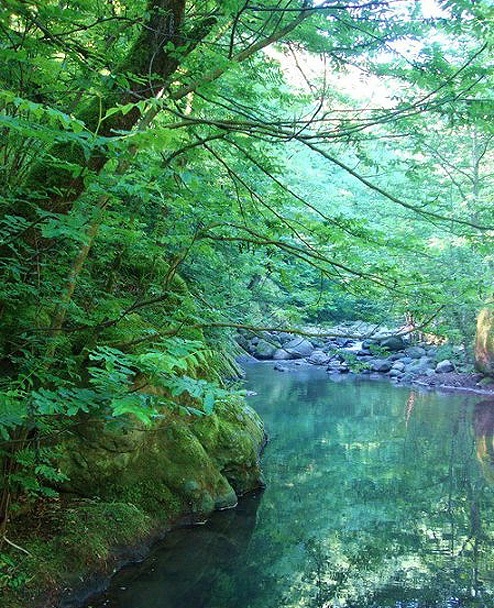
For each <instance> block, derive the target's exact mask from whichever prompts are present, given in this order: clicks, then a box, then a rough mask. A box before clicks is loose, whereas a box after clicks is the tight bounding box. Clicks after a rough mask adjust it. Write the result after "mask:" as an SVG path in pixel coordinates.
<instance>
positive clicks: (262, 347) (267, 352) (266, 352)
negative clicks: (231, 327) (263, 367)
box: [252, 340, 277, 360]
mask: <svg viewBox="0 0 494 608" xmlns="http://www.w3.org/2000/svg"><path fill="white" fill-rule="evenodd" d="M276 350H277V346H276V345H275V344H271V343H270V342H268V341H267V340H259V341H258V342H257V344H256V345H255V348H254V351H253V353H252V354H253V355H254V357H255V358H256V359H262V360H264V359H272V358H273V355H274V353H275V352H276Z"/></svg>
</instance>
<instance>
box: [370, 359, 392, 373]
mask: <svg viewBox="0 0 494 608" xmlns="http://www.w3.org/2000/svg"><path fill="white" fill-rule="evenodd" d="M391 366H392V364H391V361H388V360H387V359H374V360H373V361H371V369H372V371H373V372H378V373H380V374H386V373H387V372H389V371H390V370H391Z"/></svg>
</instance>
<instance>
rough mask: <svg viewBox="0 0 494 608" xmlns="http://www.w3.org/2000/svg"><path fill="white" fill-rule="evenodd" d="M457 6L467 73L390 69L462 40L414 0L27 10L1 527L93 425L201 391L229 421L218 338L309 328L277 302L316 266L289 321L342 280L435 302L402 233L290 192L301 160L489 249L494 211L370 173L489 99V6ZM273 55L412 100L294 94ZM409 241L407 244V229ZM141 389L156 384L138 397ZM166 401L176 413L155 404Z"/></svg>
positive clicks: (17, 97)
mask: <svg viewBox="0 0 494 608" xmlns="http://www.w3.org/2000/svg"><path fill="white" fill-rule="evenodd" d="M447 5H448V6H449V7H450V8H449V10H450V11H451V14H452V26H451V27H459V25H461V23H465V20H466V17H465V14H467V17H468V19H467V21H466V22H467V23H468V29H469V30H471V32H467V34H468V35H469V40H470V46H467V48H466V50H465V51H463V50H462V53H461V54H460V58H459V63H458V64H453V63H452V64H451V65H450V64H447V65H446V64H440V65H438V61H439V59H438V56H437V53H436V54H435V55H434V56H433V57H431V56H426V57H425V58H415V59H414V60H413V61H412V62H410V61H402V62H400V63H399V64H398V65H397V66H396V68H393V72H391V67H389V66H384V65H383V58H384V57H385V55H383V53H384V51H385V50H386V51H389V49H390V48H392V46H393V45H395V46H396V45H398V46H399V44H404V43H405V42H407V41H410V39H412V38H415V37H420V36H425V35H428V34H429V33H430V32H431V31H436V30H437V31H443V30H445V27H446V26H445V24H444V23H441V22H440V23H438V24H436V23H428V22H425V21H424V20H423V19H422V18H421V17H420V13H419V11H418V8H417V3H410V2H406V1H403V2H397V3H390V2H386V1H384V0H383V1H375V2H360V1H359V2H344V3H341V2H336V1H334V0H325V1H323V2H317V3H314V2H310V1H308V0H290V1H287V2H285V3H284V4H283V5H280V4H279V3H278V2H275V1H273V0H262V1H260V2H256V3H252V2H250V1H245V0H229V1H228V2H213V1H209V0H208V1H206V2H193V1H192V2H187V1H185V0H153V1H149V2H144V1H142V0H141V1H138V2H132V3H130V2H129V3H126V2H118V3H116V2H109V3H103V4H101V3H100V2H96V1H95V0H81V1H80V2H78V3H77V5H76V6H75V7H71V6H68V5H67V4H64V3H62V4H60V3H59V2H55V1H51V0H50V1H48V2H32V3H31V4H29V5H26V4H25V3H24V2H20V1H18V0H9V1H8V2H6V8H7V10H6V11H5V12H4V13H3V15H2V17H1V22H0V27H1V31H2V38H3V43H2V47H1V55H2V59H3V62H2V68H1V71H0V79H1V81H2V93H1V112H0V120H1V124H2V147H1V153H2V155H3V159H4V168H3V176H4V178H5V179H4V182H3V183H4V184H5V188H4V192H3V194H2V199H1V201H0V204H1V208H0V221H1V223H2V235H3V236H2V241H1V243H0V247H1V250H0V254H1V260H2V270H3V273H4V276H5V279H4V281H3V283H2V286H1V289H0V317H1V318H2V325H3V329H2V331H1V335H0V346H1V354H0V359H1V362H2V367H3V369H4V370H5V374H4V378H3V382H2V397H1V398H2V408H3V409H2V419H1V425H0V429H1V431H2V436H3V441H4V443H3V444H2V445H3V448H2V463H3V467H4V470H5V471H6V475H5V476H4V480H3V494H2V499H1V501H0V522H2V524H1V525H2V527H3V529H4V528H5V526H6V522H7V519H8V514H9V505H10V504H11V503H12V501H15V499H16V498H17V497H18V496H19V494H20V493H23V492H24V493H30V494H31V495H36V494H37V493H43V492H48V493H49V489H47V487H48V486H49V485H50V484H49V483H46V482H53V481H57V477H56V474H55V473H54V471H55V469H56V467H52V468H51V469H50V467H48V465H49V464H50V463H53V462H56V459H57V455H56V447H57V445H58V443H59V440H60V439H61V438H62V439H63V437H64V434H65V433H66V432H67V431H68V430H70V428H71V425H72V423H73V422H74V420H75V419H76V417H77V416H79V415H88V416H94V417H95V418H99V419H101V418H105V419H106V418H109V419H111V420H113V421H114V420H115V419H116V418H122V417H123V418H125V416H127V417H128V416H137V417H140V418H141V420H143V421H145V422H149V421H150V420H151V419H152V417H153V416H154V415H155V414H156V412H158V411H160V408H164V407H170V405H171V404H172V405H173V403H175V404H176V403H177V402H180V397H181V396H182V397H183V396H184V395H187V396H188V398H190V399H192V403H193V409H194V410H195V411H201V408H202V411H203V412H204V411H208V410H209V409H210V406H211V399H212V398H213V397H212V396H214V394H216V393H215V391H220V390H222V389H221V387H220V386H218V385H217V384H214V380H215V379H216V377H217V376H218V375H221V373H222V372H224V371H225V369H231V367H229V362H228V361H229V359H228V357H226V356H223V357H221V356H219V355H218V354H217V353H221V352H225V351H226V350H227V347H226V340H227V339H228V337H229V335H228V334H226V335H225V333H224V332H220V331H219V328H220V327H222V326H227V325H229V324H232V321H233V323H235V322H238V320H239V319H241V320H242V318H245V317H246V316H247V315H251V319H252V322H260V321H262V320H263V319H265V318H266V316H267V315H270V314H274V315H275V317H276V318H277V322H278V320H279V319H283V318H285V319H286V318H287V317H290V314H288V315H283V314H280V313H279V312H274V311H273V307H274V305H276V304H277V303H280V304H281V306H282V305H283V298H284V297H285V294H286V292H287V291H289V290H290V289H293V286H294V285H295V286H296V289H297V290H301V287H300V281H299V280H298V277H300V276H302V273H306V272H308V273H309V274H310V278H309V280H308V282H309V283H310V287H311V289H312V293H311V292H307V291H302V293H301V296H300V297H299V298H294V304H295V305H294V306H293V309H292V313H291V315H292V318H294V317H295V314H296V311H295V312H294V309H295V308H296V306H297V305H298V303H299V302H301V301H305V300H306V299H308V300H312V301H314V289H315V288H314V286H315V285H317V284H319V285H321V284H324V282H329V283H330V284H331V285H332V286H334V288H335V292H336V291H337V292H338V293H339V292H340V290H342V292H343V293H347V292H348V291H350V293H354V294H356V296H359V297H361V296H362V294H366V296H367V298H369V296H371V295H372V296H374V294H376V293H378V292H379V293H386V294H387V293H392V294H394V295H393V297H394V298H395V299H396V300H399V301H400V302H403V301H404V300H405V299H406V298H407V297H410V294H412V295H413V296H414V297H416V298H417V300H418V299H422V300H423V293H424V286H423V284H422V283H421V284H420V285H419V286H415V285H414V286H412V287H410V286H409V285H407V284H406V283H405V285H400V282H401V283H403V282H402V281H401V279H402V277H403V275H405V276H406V275H407V272H409V269H410V265H409V266H407V267H406V268H405V272H404V273H403V272H398V267H399V266H400V264H395V263H394V261H393V260H392V255H393V254H392V253H389V252H385V253H383V249H382V247H383V245H384V244H385V241H386V240H388V235H387V234H386V231H382V232H378V231H375V230H374V227H373V226H371V222H374V217H373V216H372V214H371V216H370V217H369V218H365V221H364V220H362V218H361V217H356V216H357V215H360V210H359V206H358V205H356V206H355V213H353V214H348V216H345V214H344V213H342V212H341V210H342V208H343V206H344V202H343V201H342V199H341V197H339V198H338V199H336V202H335V203H334V204H330V201H325V202H324V204H322V203H320V202H319V201H315V200H313V198H312V197H311V194H310V192H308V191H307V192H300V190H299V189H296V188H295V187H293V186H292V185H291V184H290V183H289V181H287V180H285V178H284V177H283V164H284V161H285V159H286V152H287V150H289V149H291V146H295V147H297V149H300V148H303V149H305V150H306V151H308V152H310V153H311V154H316V155H317V156H318V157H319V158H321V159H324V161H325V162H327V163H329V166H331V167H332V168H333V169H332V170H333V171H334V173H333V175H334V176H335V178H336V179H340V178H341V175H343V174H345V175H346V176H347V178H348V179H349V182H351V183H352V185H353V184H354V183H358V184H359V188H360V189H359V190H358V191H357V192H358V193H359V196H362V197H365V205H366V206H367V207H369V206H371V207H374V206H377V205H379V206H383V208H384V206H385V205H387V206H386V207H385V208H386V210H389V209H395V208H396V206H398V208H399V209H400V213H399V214H397V215H395V216H394V217H400V218H405V219H409V218H410V217H415V215H416V214H418V217H419V218H421V219H425V220H427V221H428V222H432V223H438V224H440V225H441V226H444V225H446V224H451V225H452V226H454V227H460V228H461V229H462V230H464V231H468V234H469V235H476V234H479V232H480V233H483V231H484V228H485V225H484V219H485V218H484V214H483V213H479V217H472V216H468V217H464V216H463V215H461V214H460V215H457V214H456V213H452V212H450V210H444V209H443V208H442V206H441V205H439V206H437V205H435V204H433V203H432V202H431V203H430V204H429V203H428V204H427V205H423V204H422V203H421V202H417V201H414V202H411V201H410V199H409V198H408V197H404V196H401V193H400V192H399V191H398V190H397V189H396V188H395V189H388V185H389V184H388V183H386V182H385V180H382V179H380V177H379V175H377V174H376V173H377V169H378V168H380V167H381V166H383V164H385V163H382V162H381V161H379V162H377V160H376V159H375V158H372V157H373V155H375V152H376V148H377V144H375V143H374V144H373V143H372V142H376V141H378V140H377V138H378V137H379V138H384V137H391V136H392V135H393V134H395V131H396V130H399V129H415V128H416V125H417V124H421V123H420V120H421V118H422V117H423V116H426V115H427V116H433V117H437V116H443V115H447V114H448V109H449V108H450V107H451V104H462V106H463V107H467V108H469V107H473V105H478V104H472V96H473V97H475V95H477V94H480V92H481V91H484V90H485V80H486V78H487V76H486V73H485V70H484V69H483V66H482V65H481V64H482V59H483V57H484V56H486V53H487V50H486V49H487V46H486V45H485V44H483V43H482V44H481V43H479V41H478V37H477V36H478V28H479V27H480V25H479V24H481V23H482V19H481V18H482V14H483V13H482V11H488V10H489V7H487V6H486V5H485V4H484V3H478V6H477V5H476V6H474V7H470V6H468V13H465V11H466V10H467V8H465V7H464V6H463V5H464V3H461V2H455V3H447ZM457 10H459V11H460V13H459V14H458V15H456V13H455V11H457ZM448 27H449V26H448ZM476 28H477V29H476ZM272 47H276V48H278V49H281V50H282V51H286V52H287V53H292V54H293V53H295V54H296V55H297V56H299V57H300V56H301V54H302V53H303V54H305V55H309V54H318V55H319V56H322V57H324V58H325V61H326V69H327V71H328V72H337V71H338V70H340V71H341V70H344V69H345V68H346V67H348V66H356V68H357V69H359V70H366V71H369V72H373V73H375V74H379V73H385V74H387V76H388V78H389V75H390V74H391V73H393V76H394V78H401V79H403V80H404V81H406V82H408V83H412V85H413V86H412V94H411V96H408V97H407V96H404V97H403V98H400V99H398V100H395V101H393V103H390V104H388V105H387V106H386V107H377V108H371V109H368V108H360V107H353V108H352V107H351V105H350V101H349V100H348V99H346V100H345V104H346V105H345V107H343V108H336V107H335V103H337V102H340V101H341V100H342V98H343V97H344V96H343V95H342V94H335V93H333V91H332V87H334V86H335V85H334V83H333V82H332V81H330V80H328V78H325V77H324V78H322V80H321V81H320V82H319V83H314V84H313V83H310V86H309V87H308V89H307V88H306V90H305V91H298V92H294V91H293V87H290V86H289V85H288V83H287V82H286V80H285V79H284V77H283V74H282V72H283V69H282V68H283V65H282V64H283V61H284V60H283V61H282V62H281V63H280V60H279V59H278V58H276V57H275V56H273V54H271V51H270V52H268V49H271V48H272ZM410 63H411V65H410ZM446 68H447V69H446ZM338 73H341V72H338ZM308 81H309V80H308ZM407 95H408V94H407ZM487 101H488V100H487ZM486 103H487V102H486ZM426 113H427V114H426ZM434 119H435V118H434ZM486 124H487V123H486ZM422 126H423V124H422ZM368 140H370V141H371V143H370V144H369V143H368ZM390 154H391V152H389V154H388V159H386V162H387V161H389V155H390ZM355 162H357V163H362V168H363V169H365V170H364V171H361V170H358V169H356V168H355V165H354V163H355ZM369 166H370V167H373V174H372V175H371V176H370V177H369V176H368V175H367V169H368V168H369ZM400 169H401V167H399V166H398V165H395V166H394V167H393V170H394V171H395V173H398V171H399V170H400ZM406 183H407V187H410V188H412V187H413V180H410V181H406ZM399 189H400V190H401V184H400V188H399ZM426 198H427V197H426ZM383 201H388V203H384V202H383ZM393 213H395V212H393ZM400 214H401V215H400ZM393 222H394V223H396V222H395V220H392V222H391V223H393ZM407 238H408V237H407ZM472 238H473V236H472ZM355 239H357V241H355ZM392 240H393V243H394V244H398V245H399V247H401V249H402V250H403V251H404V250H405V245H406V244H405V243H404V241H405V237H404V235H403V233H398V234H396V233H394V238H393V239H392ZM362 243H366V246H365V249H361V248H360V247H361V244H362ZM369 251H372V255H371V256H370V257H368V255H369ZM241 268H245V270H242V269H241ZM302 268H303V270H302ZM307 268H309V270H307ZM419 271H420V269H419V270H417V269H415V270H414V275H413V276H414V277H416V276H418V274H419ZM321 282H322V283H321ZM429 282H430V283H432V282H433V281H432V280H431V281H429ZM415 287H416V289H415V290H414V288H415ZM261 288H263V291H261ZM264 288H266V289H264ZM383 289H388V291H382V290H383ZM266 290H267V296H266ZM432 291H433V290H430V292H432ZM386 297H388V296H386ZM431 300H432V302H433V303H434V304H436V305H437V303H438V302H437V300H434V298H431ZM316 301H317V299H316ZM252 302H254V306H252ZM252 308H253V309H254V312H255V314H254V315H252V313H251V312H250V311H251V309H252ZM429 308H430V306H429ZM299 318H300V316H299ZM212 352H213V353H216V355H214V354H213V355H212V354H211V353H212ZM143 376H144V377H147V378H151V379H152V382H151V381H149V382H147V383H145V385H144V386H142V387H140V389H141V390H139V391H136V390H135V381H136V378H141V377H143ZM190 380H193V381H194V382H190ZM204 382H205V383H204ZM152 384H158V385H160V387H161V388H162V389H163V391H165V392H167V394H168V393H172V394H173V395H174V396H175V397H176V399H175V401H174V400H173V399H166V398H160V397H159V396H157V395H155V394H154V393H153V392H152V391H151V390H147V392H146V389H149V386H151V385H152ZM213 400H214V399H213ZM189 405H190V404H189ZM182 407H185V406H183V404H182ZM188 411H191V410H190V408H189V410H188ZM123 418H122V419H123ZM39 445H43V446H44V447H46V448H48V447H49V448H50V449H49V450H48V449H47V450H46V451H45V452H40V451H39V450H37V449H36V447H37V446H39ZM26 454H28V457H26ZM40 458H41V459H42V462H41V463H40V462H38V461H39V459H40ZM40 464H43V465H46V466H47V467H48V468H43V467H41V468H40V466H39V465H40ZM20 472H22V475H20ZM43 475H44V476H45V477H46V476H48V479H43ZM50 475H51V476H52V477H54V479H50Z"/></svg>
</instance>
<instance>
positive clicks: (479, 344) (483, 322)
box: [475, 305, 494, 375]
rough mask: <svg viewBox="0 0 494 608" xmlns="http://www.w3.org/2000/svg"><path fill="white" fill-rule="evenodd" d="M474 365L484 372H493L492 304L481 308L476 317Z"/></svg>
mask: <svg viewBox="0 0 494 608" xmlns="http://www.w3.org/2000/svg"><path fill="white" fill-rule="evenodd" d="M475 367H476V368H477V369H478V370H479V371H481V372H482V373H484V374H489V375H493V374H494V305H490V306H487V307H485V308H483V309H482V310H481V311H480V313H479V315H478V317H477V332H476V336H475Z"/></svg>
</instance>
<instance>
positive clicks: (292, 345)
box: [283, 338, 314, 359]
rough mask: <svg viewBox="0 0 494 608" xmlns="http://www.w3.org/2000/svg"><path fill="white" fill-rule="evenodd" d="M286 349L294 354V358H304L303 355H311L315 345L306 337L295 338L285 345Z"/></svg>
mask: <svg viewBox="0 0 494 608" xmlns="http://www.w3.org/2000/svg"><path fill="white" fill-rule="evenodd" d="M283 348H284V350H286V351H287V352H289V353H290V354H291V355H292V359H302V357H309V356H310V354H311V353H312V351H313V350H314V346H313V345H312V343H311V342H309V340H306V339H305V338H294V339H293V340H290V341H289V342H287V343H286V344H284V346H283Z"/></svg>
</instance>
